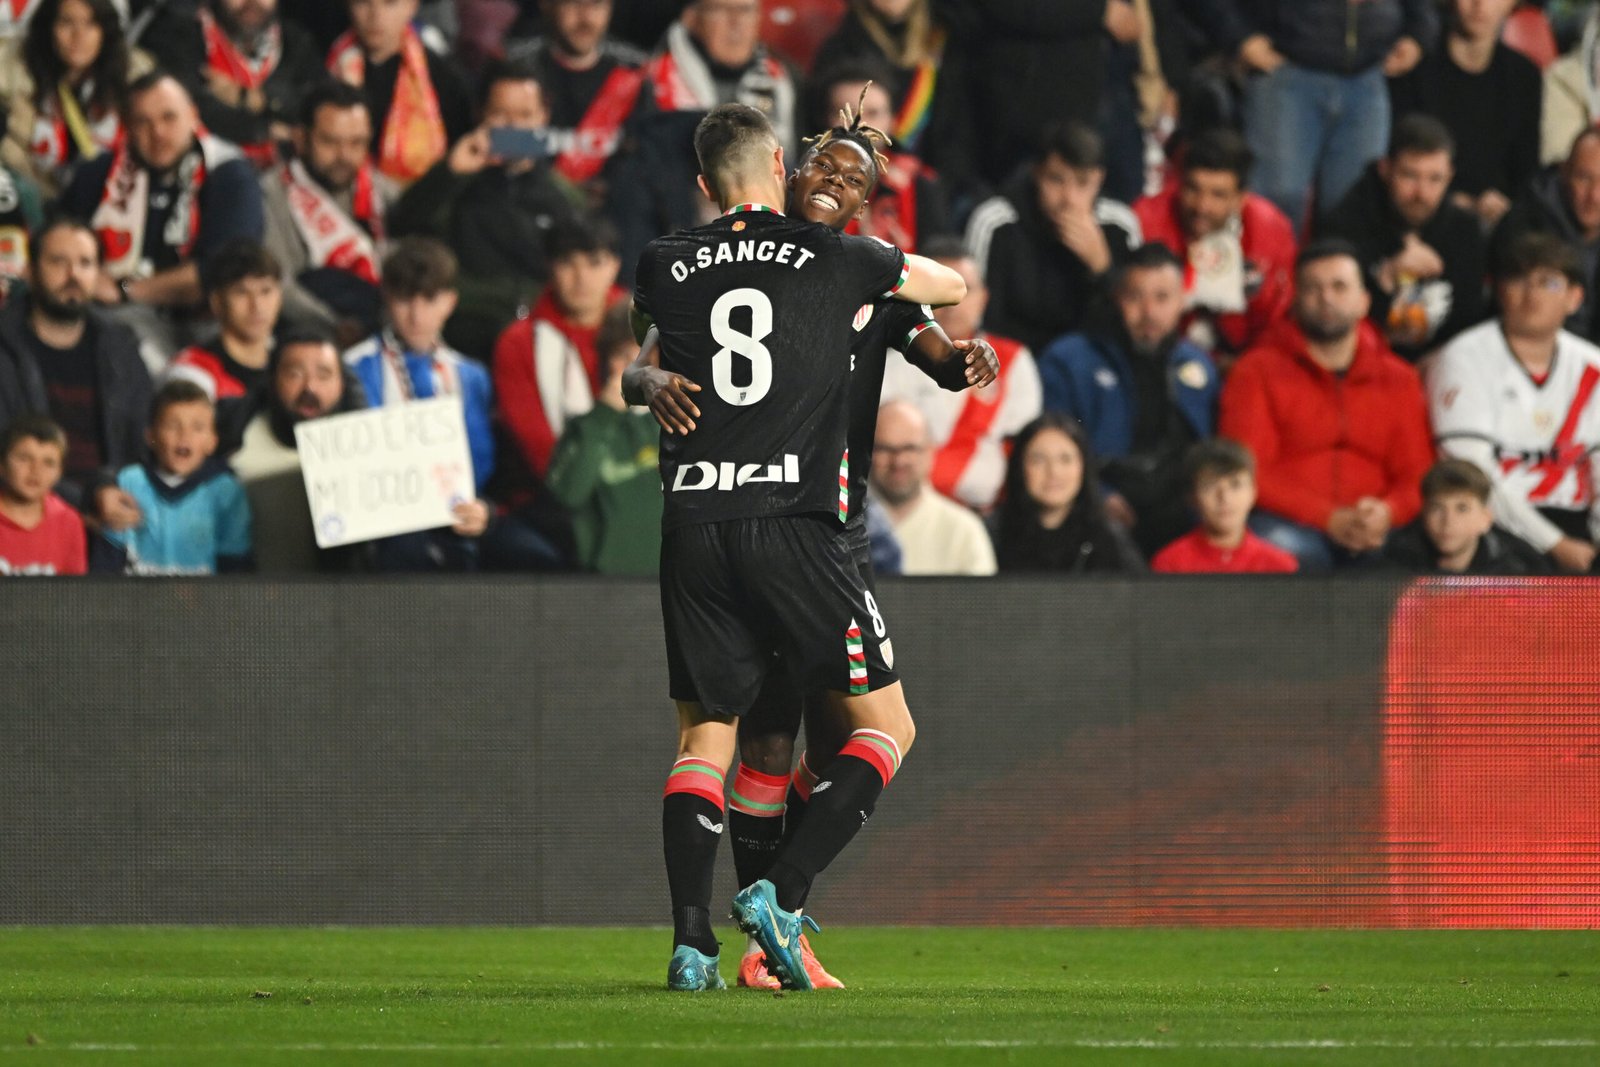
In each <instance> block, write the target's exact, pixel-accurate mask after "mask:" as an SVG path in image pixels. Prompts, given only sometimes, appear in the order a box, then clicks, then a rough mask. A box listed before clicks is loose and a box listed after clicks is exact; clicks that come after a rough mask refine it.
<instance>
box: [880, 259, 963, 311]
mask: <svg viewBox="0 0 1600 1067" xmlns="http://www.w3.org/2000/svg"><path fill="white" fill-rule="evenodd" d="M966 295H967V283H966V281H965V280H964V279H963V278H962V277H961V275H960V273H959V272H957V271H955V270H953V269H952V268H950V267H947V266H945V265H944V264H943V263H935V262H934V261H933V260H931V259H927V258H925V257H923V256H914V255H909V254H908V255H907V256H906V283H905V284H904V285H902V286H901V287H900V288H899V289H897V290H895V293H894V298H895V299H896V300H904V301H907V302H908V303H912V304H928V305H930V306H932V307H945V306H946V305H949V304H959V303H961V301H962V300H964V299H966Z"/></svg>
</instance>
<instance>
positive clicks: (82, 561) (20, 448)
mask: <svg viewBox="0 0 1600 1067" xmlns="http://www.w3.org/2000/svg"><path fill="white" fill-rule="evenodd" d="M66 454H67V435H66V434H65V433H63V432H62V430H61V427H59V426H57V425H56V424H55V423H53V422H51V421H50V420H49V419H47V418H43V417H40V416H32V415H25V416H22V417H21V418H18V419H16V420H14V421H13V422H12V423H11V425H10V426H8V427H6V431H5V433H4V434H3V435H0V575H23V574H29V575H32V574H82V573H84V572H85V571H86V570H87V569H88V552H87V541H86V538H85V537H84V532H83V520H82V519H80V518H79V517H78V513H77V512H76V511H74V510H73V509H72V507H71V506H70V505H69V504H67V502H66V501H65V500H62V499H61V498H60V497H58V496H56V494H55V493H54V492H53V491H52V490H54V489H55V487H56V483H57V482H59V481H61V467H62V463H63V461H64V460H65V458H66Z"/></svg>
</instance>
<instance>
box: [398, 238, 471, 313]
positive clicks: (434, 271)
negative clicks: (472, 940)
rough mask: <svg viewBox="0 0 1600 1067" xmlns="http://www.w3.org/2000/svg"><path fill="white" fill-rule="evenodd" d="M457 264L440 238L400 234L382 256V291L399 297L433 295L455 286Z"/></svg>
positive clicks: (458, 268) (452, 253)
mask: <svg viewBox="0 0 1600 1067" xmlns="http://www.w3.org/2000/svg"><path fill="white" fill-rule="evenodd" d="M459 271H460V264H459V263H458V262H457V260H456V254H455V253H454V252H452V251H450V248H449V246H448V245H446V244H445V243H444V242H443V241H438V240H435V239H434V238H432V237H402V238H400V240H399V241H396V242H395V244H394V247H393V248H391V249H390V250H389V254H388V255H387V256H384V257H383V292H384V295H385V296H393V297H398V298H399V299H401V300H407V299H410V298H411V297H413V296H435V295H437V294H439V293H443V292H446V291H448V290H452V289H454V288H455V287H456V275H457V274H458V273H459Z"/></svg>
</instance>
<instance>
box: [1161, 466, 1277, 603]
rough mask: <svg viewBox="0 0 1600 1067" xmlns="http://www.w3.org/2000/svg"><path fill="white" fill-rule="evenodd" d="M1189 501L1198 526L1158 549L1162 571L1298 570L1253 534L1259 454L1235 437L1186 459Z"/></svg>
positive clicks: (1246, 571) (1193, 572) (1274, 548)
mask: <svg viewBox="0 0 1600 1067" xmlns="http://www.w3.org/2000/svg"><path fill="white" fill-rule="evenodd" d="M1184 466H1185V468H1186V469H1185V472H1184V473H1185V480H1186V481H1187V482H1188V485H1189V501H1190V503H1191V504H1193V505H1194V509H1195V511H1196V512H1197V513H1198V514H1199V516H1200V525H1199V526H1197V527H1195V528H1194V529H1193V530H1191V531H1189V532H1188V533H1186V534H1184V535H1183V536H1182V537H1180V538H1178V539H1177V540H1176V541H1174V542H1172V544H1170V545H1168V546H1167V547H1166V548H1163V549H1162V550H1161V551H1160V552H1157V553H1156V557H1155V559H1154V560H1152V561H1151V563H1150V569H1151V570H1152V571H1155V572H1156V573H1158V574H1289V573H1292V572H1294V571H1295V570H1298V569H1299V564H1297V563H1296V562H1295V558H1294V557H1293V556H1291V555H1290V554H1289V553H1287V552H1285V551H1284V550H1283V549H1281V548H1278V547H1276V546H1275V545H1271V544H1268V543H1267V542H1266V541H1264V540H1262V539H1261V538H1259V537H1257V536H1256V535H1255V534H1253V533H1251V532H1250V530H1249V528H1248V527H1247V526H1246V525H1245V523H1246V522H1247V521H1248V520H1249V518H1250V509H1251V508H1253V507H1255V506H1256V458H1255V456H1253V455H1252V454H1251V453H1250V450H1249V449H1248V448H1246V447H1245V446H1244V445H1241V444H1239V443H1238V442H1237V441H1229V440H1227V439H1226V438H1221V437H1218V438H1213V439H1212V440H1209V441H1201V442H1200V443H1199V444H1197V445H1195V446H1194V447H1193V448H1191V449H1190V450H1189V455H1188V457H1187V458H1186V459H1185V462H1184Z"/></svg>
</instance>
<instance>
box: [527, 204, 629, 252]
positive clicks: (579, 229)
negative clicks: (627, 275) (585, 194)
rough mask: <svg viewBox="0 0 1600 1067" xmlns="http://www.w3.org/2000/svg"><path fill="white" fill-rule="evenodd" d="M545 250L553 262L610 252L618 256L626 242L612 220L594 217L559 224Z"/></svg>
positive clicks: (598, 216)
mask: <svg viewBox="0 0 1600 1067" xmlns="http://www.w3.org/2000/svg"><path fill="white" fill-rule="evenodd" d="M545 248H546V252H547V254H548V255H549V257H550V259H551V261H552V262H554V261H555V260H558V259H565V258H566V257H568V256H575V255H579V254H587V253H591V252H609V253H611V254H612V255H614V256H615V255H620V254H621V248H622V239H621V237H619V236H618V235H617V227H616V226H615V225H614V224H613V223H612V222H611V220H610V219H608V218H606V217H605V216H603V215H590V216H588V217H586V218H577V219H570V220H568V221H566V222H562V223H559V224H557V225H556V226H555V227H554V228H552V229H551V231H550V237H549V240H548V242H547V244H546V246H545Z"/></svg>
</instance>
